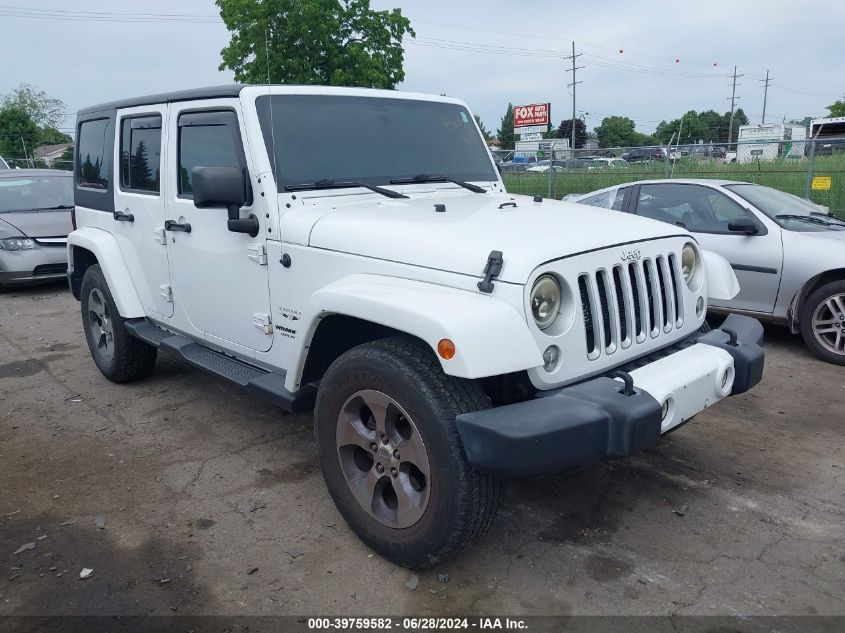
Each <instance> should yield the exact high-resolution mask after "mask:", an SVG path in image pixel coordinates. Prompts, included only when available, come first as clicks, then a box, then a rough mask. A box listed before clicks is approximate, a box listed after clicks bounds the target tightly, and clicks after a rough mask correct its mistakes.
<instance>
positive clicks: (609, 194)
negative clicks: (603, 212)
mask: <svg viewBox="0 0 845 633" xmlns="http://www.w3.org/2000/svg"><path fill="white" fill-rule="evenodd" d="M628 189H629V187H621V188H619V189H611V190H610V191H602V192H601V193H598V194H596V195H594V196H590V197H589V198H584V199H583V200H580V201H579V202H578V204H586V205H589V206H591V207H601V208H602V209H613V210H614V211H621V210H622V206H623V205H624V203H625V192H626V191H627V190H628Z"/></svg>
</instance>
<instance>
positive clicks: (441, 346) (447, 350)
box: [437, 338, 455, 360]
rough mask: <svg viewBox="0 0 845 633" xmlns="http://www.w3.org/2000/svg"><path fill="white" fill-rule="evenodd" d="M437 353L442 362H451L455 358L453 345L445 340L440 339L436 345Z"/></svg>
mask: <svg viewBox="0 0 845 633" xmlns="http://www.w3.org/2000/svg"><path fill="white" fill-rule="evenodd" d="M437 353H438V354H440V358H442V359H443V360H452V359H453V358H454V357H455V344H454V343H453V342H452V341H450V340H449V339H447V338H442V339H440V342H439V343H438V344H437Z"/></svg>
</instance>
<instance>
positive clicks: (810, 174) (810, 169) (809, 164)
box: [804, 139, 816, 200]
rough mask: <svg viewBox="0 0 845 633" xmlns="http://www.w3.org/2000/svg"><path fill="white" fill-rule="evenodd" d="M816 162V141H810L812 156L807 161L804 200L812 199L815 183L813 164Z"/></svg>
mask: <svg viewBox="0 0 845 633" xmlns="http://www.w3.org/2000/svg"><path fill="white" fill-rule="evenodd" d="M815 162H816V139H810V156H809V160H808V161H807V182H806V183H805V184H804V198H805V199H807V200H809V199H810V187H811V185H812V183H813V163H815Z"/></svg>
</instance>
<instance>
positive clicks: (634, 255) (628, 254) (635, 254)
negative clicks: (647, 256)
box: [622, 248, 640, 262]
mask: <svg viewBox="0 0 845 633" xmlns="http://www.w3.org/2000/svg"><path fill="white" fill-rule="evenodd" d="M622 261H623V262H629V261H630V262H633V261H637V262H638V261H640V249H638V248H632V249H631V250H628V251H626V250H623V251H622Z"/></svg>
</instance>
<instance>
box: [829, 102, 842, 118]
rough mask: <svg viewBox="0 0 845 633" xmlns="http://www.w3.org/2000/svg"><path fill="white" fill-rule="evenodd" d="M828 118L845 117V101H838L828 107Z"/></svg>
mask: <svg viewBox="0 0 845 633" xmlns="http://www.w3.org/2000/svg"><path fill="white" fill-rule="evenodd" d="M827 111H828V112H829V114H828V116H845V100H843V99H838V100H837V101H834V102H833V103H831V104H830V105H829V106H827Z"/></svg>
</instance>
